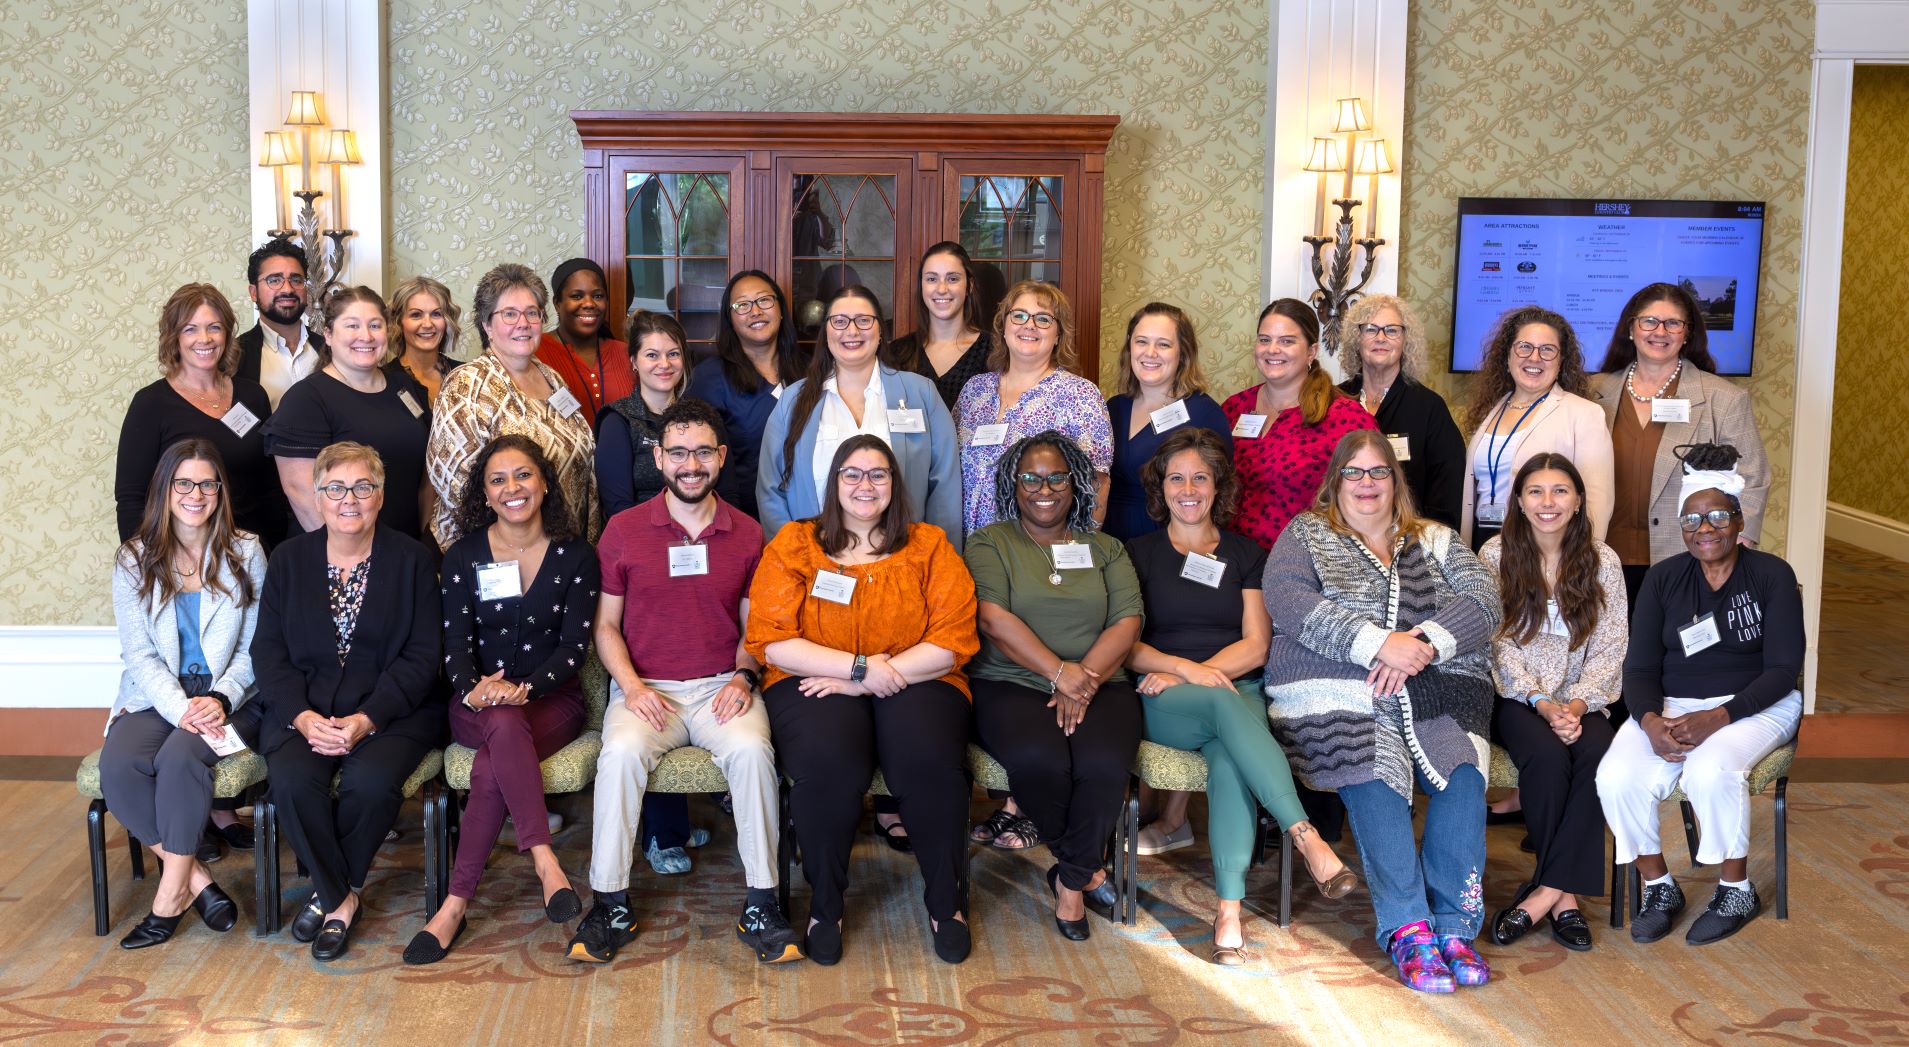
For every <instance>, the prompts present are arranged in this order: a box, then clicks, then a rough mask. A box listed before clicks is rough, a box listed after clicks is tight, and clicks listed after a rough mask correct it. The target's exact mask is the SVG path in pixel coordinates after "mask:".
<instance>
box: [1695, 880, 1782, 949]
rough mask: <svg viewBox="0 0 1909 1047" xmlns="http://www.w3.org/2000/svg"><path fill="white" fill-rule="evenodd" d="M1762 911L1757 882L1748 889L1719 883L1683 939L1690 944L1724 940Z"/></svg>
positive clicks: (1707, 943) (1704, 943) (1705, 943)
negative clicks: (1715, 891)
mask: <svg viewBox="0 0 1909 1047" xmlns="http://www.w3.org/2000/svg"><path fill="white" fill-rule="evenodd" d="M1762 911H1763V901H1762V899H1760V898H1758V897H1757V889H1756V885H1755V884H1752V885H1751V886H1750V888H1749V889H1748V890H1745V889H1743V888H1741V887H1724V886H1722V885H1719V886H1718V887H1717V893H1716V894H1714V895H1711V897H1710V904H1709V905H1708V906H1706V907H1705V908H1704V911H1703V912H1702V913H1701V914H1699V915H1698V917H1697V918H1696V919H1695V920H1694V921H1692V922H1691V924H1690V933H1688V934H1686V935H1684V941H1685V942H1686V943H1687V944H1690V945H1709V944H1710V943H1711V942H1720V941H1723V940H1724V939H1725V938H1728V937H1730V936H1731V935H1733V934H1735V933H1737V932H1738V931H1740V930H1743V925H1744V924H1746V923H1749V922H1750V921H1751V920H1754V919H1756V918H1757V914H1758V913H1760V912H1762Z"/></svg>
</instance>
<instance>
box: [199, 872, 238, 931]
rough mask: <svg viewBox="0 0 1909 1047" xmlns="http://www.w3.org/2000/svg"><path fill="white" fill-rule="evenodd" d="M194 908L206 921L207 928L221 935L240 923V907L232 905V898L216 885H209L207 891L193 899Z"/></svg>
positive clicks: (201, 892) (206, 887) (206, 886)
mask: <svg viewBox="0 0 1909 1047" xmlns="http://www.w3.org/2000/svg"><path fill="white" fill-rule="evenodd" d="M192 908H193V910H194V911H196V912H197V913H198V914H199V919H201V920H204V921H205V925H206V926H207V927H210V928H212V929H213V930H215V931H218V932H219V933H220V934H224V933H225V932H227V931H229V930H231V929H232V925H233V924H235V923H238V922H239V907H238V906H236V905H234V904H232V896H231V895H229V894H227V893H225V891H223V890H221V889H220V888H219V885H218V884H216V883H208V884H206V885H205V890H203V891H200V892H199V896H198V897H197V898H194V899H192Z"/></svg>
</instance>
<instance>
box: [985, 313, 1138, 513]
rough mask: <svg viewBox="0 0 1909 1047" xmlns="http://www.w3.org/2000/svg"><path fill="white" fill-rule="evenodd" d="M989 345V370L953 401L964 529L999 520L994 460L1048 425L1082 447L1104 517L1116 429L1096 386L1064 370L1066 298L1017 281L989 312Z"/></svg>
mask: <svg viewBox="0 0 1909 1047" xmlns="http://www.w3.org/2000/svg"><path fill="white" fill-rule="evenodd" d="M993 345H994V348H993V349H992V350H991V351H990V352H989V354H988V369H987V370H986V371H984V372H982V373H980V374H978V375H975V376H974V377H973V378H970V379H968V384H967V385H966V386H963V387H962V390H961V397H960V399H958V400H956V401H955V412H954V413H955V428H956V438H957V439H958V440H959V441H960V444H961V494H962V524H963V526H965V527H966V528H967V532H968V533H969V534H973V533H974V532H975V531H978V530H980V529H981V528H983V527H986V526H987V525H989V524H991V523H994V522H995V520H996V519H998V517H997V516H996V514H995V507H994V463H995V461H996V459H998V458H1000V457H1001V452H1002V451H1003V450H1005V449H1006V448H1008V447H1009V446H1012V445H1013V443H1014V442H1015V441H1016V440H1019V439H1021V438H1022V437H1024V436H1033V435H1034V434H1036V433H1039V432H1041V431H1043V430H1046V429H1056V430H1059V431H1060V432H1062V433H1065V434H1066V435H1067V436H1069V437H1071V438H1072V439H1073V440H1074V442H1075V443H1077V444H1079V445H1080V449H1081V450H1083V451H1085V452H1087V457H1088V459H1089V460H1090V461H1092V462H1093V463H1094V492H1093V506H1094V509H1093V513H1094V520H1095V521H1096V522H1098V521H1100V520H1103V519H1105V518H1106V514H1107V474H1108V471H1109V470H1110V469H1112V468H1113V462H1114V433H1113V427H1112V426H1111V425H1109V424H1108V421H1107V405H1106V404H1105V403H1104V402H1102V399H1101V395H1100V388H1099V386H1096V385H1095V384H1094V383H1093V382H1090V381H1088V380H1087V379H1085V378H1082V377H1080V376H1079V375H1077V374H1073V373H1072V372H1070V371H1068V370H1066V368H1068V367H1071V366H1073V363H1074V312H1073V309H1072V308H1070V307H1069V306H1068V304H1067V297H1066V296H1065V295H1063V294H1061V292H1060V289H1059V288H1057V287H1055V286H1054V285H1053V284H1049V283H1043V282H1041V281H1038V280H1023V281H1021V282H1020V283H1018V284H1015V285H1014V286H1013V287H1011V288H1009V289H1008V293H1007V295H1006V296H1005V297H1003V298H1002V299H1001V308H1000V310H999V311H997V312H996V313H995V315H994V338H993ZM1009 405H1011V406H1009ZM1085 494H1086V492H1076V495H1075V497H1082V496H1084V495H1085Z"/></svg>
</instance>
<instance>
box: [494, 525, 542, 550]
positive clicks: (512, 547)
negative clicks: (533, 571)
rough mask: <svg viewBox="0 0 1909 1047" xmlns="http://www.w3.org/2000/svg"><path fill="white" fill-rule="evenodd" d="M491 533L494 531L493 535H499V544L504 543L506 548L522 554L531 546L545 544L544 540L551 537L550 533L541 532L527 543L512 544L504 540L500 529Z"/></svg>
mask: <svg viewBox="0 0 1909 1047" xmlns="http://www.w3.org/2000/svg"><path fill="white" fill-rule="evenodd" d="M491 533H492V534H493V535H498V544H499V545H502V546H503V547H504V548H506V549H509V550H511V551H512V552H515V553H518V554H520V555H521V554H522V553H524V552H527V551H529V550H530V548H531V547H533V546H537V545H542V544H543V542H544V540H545V539H546V538H548V537H550V536H549V535H544V534H540V535H538V536H537V537H535V538H532V539H531V540H530V541H528V542H525V543H524V544H522V545H512V544H510V543H509V542H506V541H504V540H503V538H502V535H501V532H498V531H492V532H491Z"/></svg>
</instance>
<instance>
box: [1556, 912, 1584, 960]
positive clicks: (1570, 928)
mask: <svg viewBox="0 0 1909 1047" xmlns="http://www.w3.org/2000/svg"><path fill="white" fill-rule="evenodd" d="M1551 940H1552V941H1554V942H1557V943H1558V944H1559V945H1562V946H1564V947H1565V948H1567V949H1569V950H1571V951H1572V952H1590V951H1591V927H1590V925H1589V924H1587V923H1585V922H1584V914H1583V913H1581V912H1579V911H1577V910H1576V909H1566V910H1564V911H1563V912H1561V913H1557V914H1555V915H1553V916H1552V917H1551Z"/></svg>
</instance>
